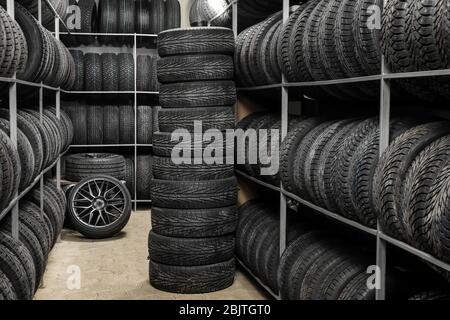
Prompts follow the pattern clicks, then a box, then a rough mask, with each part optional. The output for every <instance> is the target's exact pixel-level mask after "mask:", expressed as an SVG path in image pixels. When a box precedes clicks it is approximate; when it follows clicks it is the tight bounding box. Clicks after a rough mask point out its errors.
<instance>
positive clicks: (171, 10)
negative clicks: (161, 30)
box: [165, 0, 181, 30]
mask: <svg viewBox="0 0 450 320" xmlns="http://www.w3.org/2000/svg"><path fill="white" fill-rule="evenodd" d="M165 19H166V20H165V30H170V29H175V28H179V27H180V25H181V7H180V2H179V1H178V0H166V13H165Z"/></svg>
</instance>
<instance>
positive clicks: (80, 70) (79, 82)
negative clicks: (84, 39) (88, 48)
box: [70, 50, 84, 91]
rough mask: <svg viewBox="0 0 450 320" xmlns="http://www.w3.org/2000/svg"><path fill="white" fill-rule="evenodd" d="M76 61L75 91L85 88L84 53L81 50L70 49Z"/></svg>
mask: <svg viewBox="0 0 450 320" xmlns="http://www.w3.org/2000/svg"><path fill="white" fill-rule="evenodd" d="M70 53H71V54H72V57H73V61H74V63H75V75H76V76H75V84H74V85H73V87H72V90H74V91H83V90H84V54H83V51H80V50H70Z"/></svg>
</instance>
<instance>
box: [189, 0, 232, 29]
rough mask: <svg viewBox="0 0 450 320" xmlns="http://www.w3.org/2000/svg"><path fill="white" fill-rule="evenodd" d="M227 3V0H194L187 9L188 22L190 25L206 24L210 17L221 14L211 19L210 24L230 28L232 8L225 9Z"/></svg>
mask: <svg viewBox="0 0 450 320" xmlns="http://www.w3.org/2000/svg"><path fill="white" fill-rule="evenodd" d="M228 5H229V1H228V0H216V1H214V3H212V2H211V1H208V0H195V1H194V3H192V6H191V9H190V11H189V22H190V24H191V27H200V26H207V25H208V23H209V22H210V21H211V19H212V18H214V17H217V16H218V15H219V14H221V15H220V16H218V17H217V18H216V19H214V20H212V21H211V25H212V26H216V27H226V28H230V27H231V18H232V10H231V8H229V9H228V10H226V11H225V9H226V8H227V7H228ZM224 11H225V12H224Z"/></svg>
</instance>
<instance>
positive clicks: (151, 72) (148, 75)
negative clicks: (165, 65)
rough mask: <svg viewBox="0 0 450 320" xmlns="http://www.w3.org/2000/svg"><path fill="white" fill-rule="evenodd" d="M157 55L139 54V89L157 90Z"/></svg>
mask: <svg viewBox="0 0 450 320" xmlns="http://www.w3.org/2000/svg"><path fill="white" fill-rule="evenodd" d="M156 60H157V59H156V57H152V56H149V55H144V56H142V55H139V56H138V57H137V79H136V86H137V91H157V90H158V89H157V85H156V83H157V74H156V73H157V72H156V68H155V66H156Z"/></svg>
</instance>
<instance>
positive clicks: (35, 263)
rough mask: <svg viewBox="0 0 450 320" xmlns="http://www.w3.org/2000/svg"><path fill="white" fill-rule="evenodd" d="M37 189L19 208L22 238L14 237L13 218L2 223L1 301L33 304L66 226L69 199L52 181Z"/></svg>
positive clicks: (9, 217)
mask: <svg viewBox="0 0 450 320" xmlns="http://www.w3.org/2000/svg"><path fill="white" fill-rule="evenodd" d="M43 200H44V201H43V211H42V212H41V209H40V207H41V201H40V189H39V187H35V188H34V189H32V190H31V191H30V193H29V194H28V195H27V197H26V199H24V200H21V201H20V204H19V238H18V239H14V238H13V237H12V234H11V230H12V219H11V215H10V214H9V215H8V216H6V217H5V218H4V219H3V220H2V221H0V299H2V300H31V299H32V298H33V295H34V293H35V292H36V290H37V289H38V287H39V285H40V283H41V280H42V276H43V274H44V271H45V267H46V264H47V260H48V255H49V252H50V250H51V249H52V248H53V246H54V245H55V243H56V240H57V239H58V237H59V234H60V233H61V229H62V226H63V223H64V215H65V207H66V197H65V195H64V193H63V192H61V191H60V190H59V189H58V188H56V186H55V185H54V184H53V182H51V181H50V180H47V181H46V182H45V184H44V189H43Z"/></svg>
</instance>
